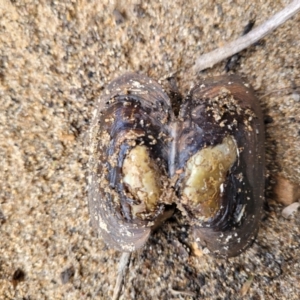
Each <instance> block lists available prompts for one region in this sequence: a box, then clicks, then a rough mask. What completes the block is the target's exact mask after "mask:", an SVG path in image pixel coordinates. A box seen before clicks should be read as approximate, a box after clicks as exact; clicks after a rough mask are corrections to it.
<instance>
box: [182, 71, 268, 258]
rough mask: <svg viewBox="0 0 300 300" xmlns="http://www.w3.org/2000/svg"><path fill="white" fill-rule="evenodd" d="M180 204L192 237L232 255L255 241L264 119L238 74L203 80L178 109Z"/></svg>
mask: <svg viewBox="0 0 300 300" xmlns="http://www.w3.org/2000/svg"><path fill="white" fill-rule="evenodd" d="M180 117H181V118H184V122H183V124H182V129H181V130H182V132H183V133H184V132H188V137H186V135H185V134H182V140H180V139H179V151H178V153H180V154H179V157H178V166H177V168H179V169H184V170H185V172H184V173H182V178H181V179H180V180H179V182H180V183H179V185H180V189H181V198H180V203H179V207H180V208H181V209H182V210H183V211H184V212H185V214H187V216H188V218H189V219H190V223H193V224H195V227H194V235H195V238H196V241H199V242H200V243H201V244H202V245H206V246H207V248H208V249H209V250H210V251H211V252H212V253H214V254H215V255H217V256H226V257H230V256H236V255H238V254H239V253H241V252H242V251H243V250H244V249H245V248H246V247H247V246H249V245H250V244H251V243H252V241H253V240H254V238H255V236H256V233H257V231H258V226H259V222H260V219H261V212H262V205H263V201H264V178H265V176H264V172H265V160H264V153H265V150H264V124H263V117H262V113H261V109H260V106H259V102H258V100H257V98H256V97H255V95H254V92H253V90H252V88H251V87H250V86H249V85H248V84H247V83H245V82H244V81H243V80H242V79H240V78H239V77H238V76H222V77H216V78H213V79H208V80H203V81H202V82H201V84H198V85H196V86H195V87H194V88H193V89H192V90H191V91H190V93H189V95H188V97H187V101H186V102H185V104H184V105H183V107H182V108H181V111H180Z"/></svg>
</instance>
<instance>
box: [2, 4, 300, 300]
mask: <svg viewBox="0 0 300 300" xmlns="http://www.w3.org/2000/svg"><path fill="white" fill-rule="evenodd" d="M0 3H1V4H0V8H1V10H0V157H1V163H0V174H1V176H0V299H24V300H25V299H26V300H29V299H30V300H32V299H111V297H112V292H113V288H114V283H115V278H116V274H117V267H118V261H119V258H120V253H118V252H115V251H113V250H110V249H108V248H107V246H106V245H105V244H104V243H103V241H102V239H101V237H97V236H96V234H95V233H94V232H93V231H92V229H91V227H90V224H89V215H88V209H87V181H86V172H87V152H86V150H85V141H86V136H87V130H88V127H89V122H90V120H91V116H92V111H93V108H94V105H95V103H96V100H97V98H98V97H99V96H100V94H101V92H102V90H103V89H104V87H105V86H106V84H107V83H108V82H109V81H110V80H112V79H113V78H115V77H117V76H118V75H120V74H122V73H124V72H125V71H136V72H141V73H144V74H147V75H148V76H151V77H153V78H154V79H156V80H162V79H164V78H166V77H167V76H169V75H170V74H176V77H177V80H178V84H179V87H180V88H183V87H184V86H187V85H190V84H191V83H192V82H194V81H196V80H197V78H198V79H199V78H201V77H208V76H213V75H217V74H224V73H225V71H224V65H225V63H224V62H222V63H220V64H218V65H216V66H215V67H214V68H213V69H210V70H207V71H204V72H202V73H201V74H198V75H197V76H196V75H195V74H193V72H191V69H190V68H191V66H192V65H193V63H194V62H195V59H196V58H197V57H198V56H199V55H201V54H203V53H206V52H208V51H209V50H212V49H214V48H216V47H219V46H221V45H223V44H224V43H225V42H226V41H229V40H233V39H234V38H236V37H238V36H240V34H241V32H242V31H243V27H244V26H245V25H247V23H248V22H249V21H250V20H252V19H253V18H255V19H256V24H261V23H262V22H263V21H264V20H266V19H267V18H268V17H269V16H271V15H273V14H274V13H275V12H277V11H279V10H280V9H282V8H283V7H284V6H285V5H286V4H287V3H289V1H287V0H282V1H272V0H266V1H258V0H254V1H242V0H238V1H230V0H225V1H210V0H204V1H190V2H188V1H183V0H178V1H169V0H166V1H160V2H157V1H153V2H152V3H150V4H147V3H146V1H140V2H139V1H130V2H127V3H126V4H122V3H121V1H120V2H116V3H113V4H109V3H108V1H104V0H103V1H99V0H98V1H85V0H78V1H61V2H60V1H52V0H48V1H43V0H40V1H38V0H36V1H34V0H33V1H8V0H5V1H4V0H2V1H1V2H0ZM299 34H300V14H298V15H297V16H295V17H294V18H292V19H291V20H289V21H288V22H287V23H286V24H284V25H283V26H282V27H280V28H279V29H278V30H276V31H275V32H274V33H272V34H271V35H269V36H268V37H266V38H265V39H263V41H262V42H261V43H260V44H258V45H256V46H253V47H251V48H249V49H248V50H246V51H244V52H243V53H242V58H241V60H240V64H239V65H237V66H236V68H235V70H234V72H235V73H238V74H242V75H246V76H247V77H248V80H249V82H250V83H251V84H252V85H253V87H254V89H255V90H256V93H257V95H258V96H259V98H260V102H261V106H262V108H263V111H264V114H265V116H266V120H267V124H266V136H267V141H266V152H267V160H268V161H267V167H268V179H267V190H268V193H267V195H268V197H267V199H268V205H266V209H265V213H264V218H263V220H262V223H261V227H260V231H259V234H258V237H257V240H256V241H255V243H254V245H253V246H252V247H251V248H250V249H249V250H247V251H246V252H245V253H243V254H242V255H240V256H239V257H236V258H232V259H228V260H225V259H216V258H214V257H212V256H210V255H208V254H205V253H203V252H201V249H199V251H196V253H194V252H193V251H192V247H191V245H192V243H193V240H192V237H191V235H190V234H189V233H190V229H189V228H188V226H186V225H184V224H180V223H178V222H177V221H176V218H175V217H174V218H173V219H171V220H170V221H169V222H168V223H167V224H166V225H165V226H164V227H163V228H161V229H160V230H159V231H158V232H157V233H155V234H154V235H153V236H152V237H151V238H150V240H149V242H148V243H147V245H146V246H145V247H144V248H143V249H142V250H140V251H138V252H137V253H134V254H133V256H132V259H131V262H130V265H129V269H128V272H127V273H126V277H125V285H124V287H123V291H122V298H121V299H241V298H243V299H299V297H300V265H299V261H300V260H299V255H300V213H299V212H297V213H296V215H295V216H294V217H292V218H289V219H284V218H283V217H282V216H281V211H282V208H283V207H282V205H280V204H278V203H276V202H275V201H274V200H273V199H272V192H271V191H272V189H273V187H274V184H275V182H274V178H275V177H276V176H277V175H278V174H280V175H282V176H285V177H286V178H288V179H289V180H291V181H293V182H299V181H300V167H299V166H300V155H299V153H300V100H299V86H300V51H299V49H300V39H299ZM297 87H298V88H297ZM272 91H277V92H273V93H270V92H272Z"/></svg>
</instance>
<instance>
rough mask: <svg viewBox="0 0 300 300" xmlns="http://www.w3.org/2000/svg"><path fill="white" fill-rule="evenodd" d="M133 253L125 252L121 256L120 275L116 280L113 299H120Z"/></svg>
mask: <svg viewBox="0 0 300 300" xmlns="http://www.w3.org/2000/svg"><path fill="white" fill-rule="evenodd" d="M130 256H131V253H127V252H123V253H122V255H121V258H120V262H119V268H118V277H117V281H116V285H115V288H114V295H113V297H112V300H118V299H119V296H120V292H121V289H122V283H123V279H124V275H125V272H126V269H127V266H128V263H129V260H130Z"/></svg>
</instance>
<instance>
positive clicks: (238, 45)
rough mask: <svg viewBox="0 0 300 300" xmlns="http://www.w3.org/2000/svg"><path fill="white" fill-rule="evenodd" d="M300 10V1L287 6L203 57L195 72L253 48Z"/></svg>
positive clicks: (196, 64) (200, 58) (198, 60)
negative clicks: (253, 45)
mask: <svg viewBox="0 0 300 300" xmlns="http://www.w3.org/2000/svg"><path fill="white" fill-rule="evenodd" d="M299 10H300V0H294V1H293V2H292V3H290V4H289V5H288V6H286V7H285V8H284V9H283V10H281V11H280V12H278V13H277V14H275V15H274V16H273V17H271V18H270V19H269V20H267V21H266V22H265V23H263V24H261V25H260V26H258V27H256V28H255V29H253V30H252V31H250V32H249V33H248V34H246V35H244V36H241V37H240V38H238V39H237V40H235V41H233V42H230V43H228V44H227V45H225V46H224V47H221V48H218V49H216V50H213V51H211V52H209V53H206V54H204V55H201V56H200V57H199V58H198V59H197V60H196V63H195V65H194V70H195V71H196V72H199V71H202V70H204V69H207V68H211V67H212V66H213V65H215V64H216V63H218V62H220V61H222V60H223V59H225V58H227V57H229V56H232V55H234V54H235V53H238V52H240V51H242V50H244V49H245V48H247V47H249V46H251V45H252V44H254V43H255V42H257V41H258V40H260V39H261V38H263V37H264V36H266V35H267V34H269V33H270V32H272V31H273V30H275V29H276V28H277V27H278V26H280V25H281V24H283V23H284V22H285V21H287V20H288V19H289V18H291V17H292V16H294V15H295V14H296V13H297V12H298V11H299Z"/></svg>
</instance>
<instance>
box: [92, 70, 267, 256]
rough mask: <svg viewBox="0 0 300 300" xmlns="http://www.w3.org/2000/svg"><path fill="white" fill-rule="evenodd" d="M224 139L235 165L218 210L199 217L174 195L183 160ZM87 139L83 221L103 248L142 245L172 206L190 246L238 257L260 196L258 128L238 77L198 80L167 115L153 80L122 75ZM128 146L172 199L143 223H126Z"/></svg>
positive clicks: (256, 218)
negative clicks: (149, 161)
mask: <svg viewBox="0 0 300 300" xmlns="http://www.w3.org/2000/svg"><path fill="white" fill-rule="evenodd" d="M227 136H231V137H233V139H234V141H235V143H236V146H237V148H238V154H237V160H236V162H235V163H234V165H232V167H231V169H230V170H229V172H228V174H227V175H226V179H225V182H224V191H223V192H222V193H221V195H220V197H219V199H218V200H217V201H219V206H220V209H218V211H217V213H216V214H215V215H214V216H213V217H210V218H209V219H205V220H203V218H201V209H199V207H197V205H191V204H190V203H188V202H187V201H186V200H185V199H184V197H182V183H183V181H184V176H185V168H186V163H187V161H188V160H189V158H190V157H191V156H192V155H194V154H195V153H197V152H198V151H199V150H201V149H204V148H206V147H210V146H212V147H213V146H216V145H218V144H220V143H222V140H223V139H224V138H225V137H227ZM90 140H91V159H90V170H91V171H90V178H89V180H90V183H89V209H90V214H91V221H92V225H93V226H94V227H95V228H96V229H97V230H98V231H99V232H100V234H101V236H102V237H103V238H104V240H105V241H106V243H107V244H108V245H109V246H111V247H113V248H115V249H117V250H121V251H133V250H136V249H138V248H139V247H141V246H143V244H144V243H145V242H146V241H147V239H148V236H149V234H150V232H151V229H152V228H153V226H156V224H157V222H158V220H159V221H161V220H164V219H165V218H166V217H165V215H167V216H170V215H171V214H172V210H170V211H171V213H170V211H168V210H166V206H165V205H164V203H176V204H177V207H178V208H179V209H180V210H181V211H182V212H183V213H184V214H185V215H186V218H187V221H188V222H189V224H190V225H191V226H193V228H194V230H193V232H194V235H195V238H196V241H199V242H200V243H201V244H202V245H205V246H206V247H207V248H208V249H209V250H210V251H211V252H212V253H213V254H215V255H217V256H226V257H229V256H235V255H238V254H239V253H241V252H242V251H243V250H244V249H245V248H246V247H247V246H248V245H250V244H251V242H252V241H253V239H254V238H255V236H256V233H257V230H258V227H259V222H260V219H261V210H262V204H263V199H264V171H265V162H264V127H263V118H262V113H261V110H260V106H259V103H258V100H257V98H256V97H255V95H254V93H253V90H252V89H251V87H250V86H249V85H248V84H247V83H245V82H244V80H243V79H241V78H240V77H238V76H234V75H232V76H221V77H217V78H213V79H207V80H203V81H202V82H200V83H198V84H197V85H195V86H194V87H193V88H192V89H191V91H190V92H189V94H188V96H187V97H186V99H185V100H184V102H183V104H182V105H181V107H180V111H179V115H178V117H175V115H174V113H173V112H172V108H171V101H170V99H169V97H168V96H167V95H166V94H165V93H164V91H163V90H162V88H161V86H160V85H159V84H158V83H156V82H155V81H153V80H152V79H150V78H148V77H146V76H143V75H138V74H125V75H123V76H121V77H119V78H117V79H116V80H114V81H113V82H112V83H111V84H110V85H109V86H108V89H107V93H106V96H105V97H102V98H101V99H100V102H99V104H98V111H97V113H96V114H95V117H94V120H93V123H92V129H91V139H90ZM136 144H144V145H146V146H147V147H148V148H149V150H150V153H151V155H152V157H153V158H154V160H155V161H156V162H157V165H158V167H159V169H160V172H161V180H162V181H163V184H164V189H165V191H164V192H165V194H169V195H172V198H171V200H168V201H165V199H161V201H160V202H159V204H158V206H157V209H156V211H155V212H153V213H152V214H149V215H147V216H144V218H132V216H131V214H130V204H131V202H130V201H131V199H128V197H127V196H126V194H125V193H124V192H123V190H124V187H123V186H122V180H121V171H120V170H121V167H122V162H123V160H124V157H125V155H126V153H127V151H128V149H130V148H131V147H134V146H135V145H136ZM179 171H180V172H179ZM168 190H169V192H168ZM164 201H165V202H164Z"/></svg>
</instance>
